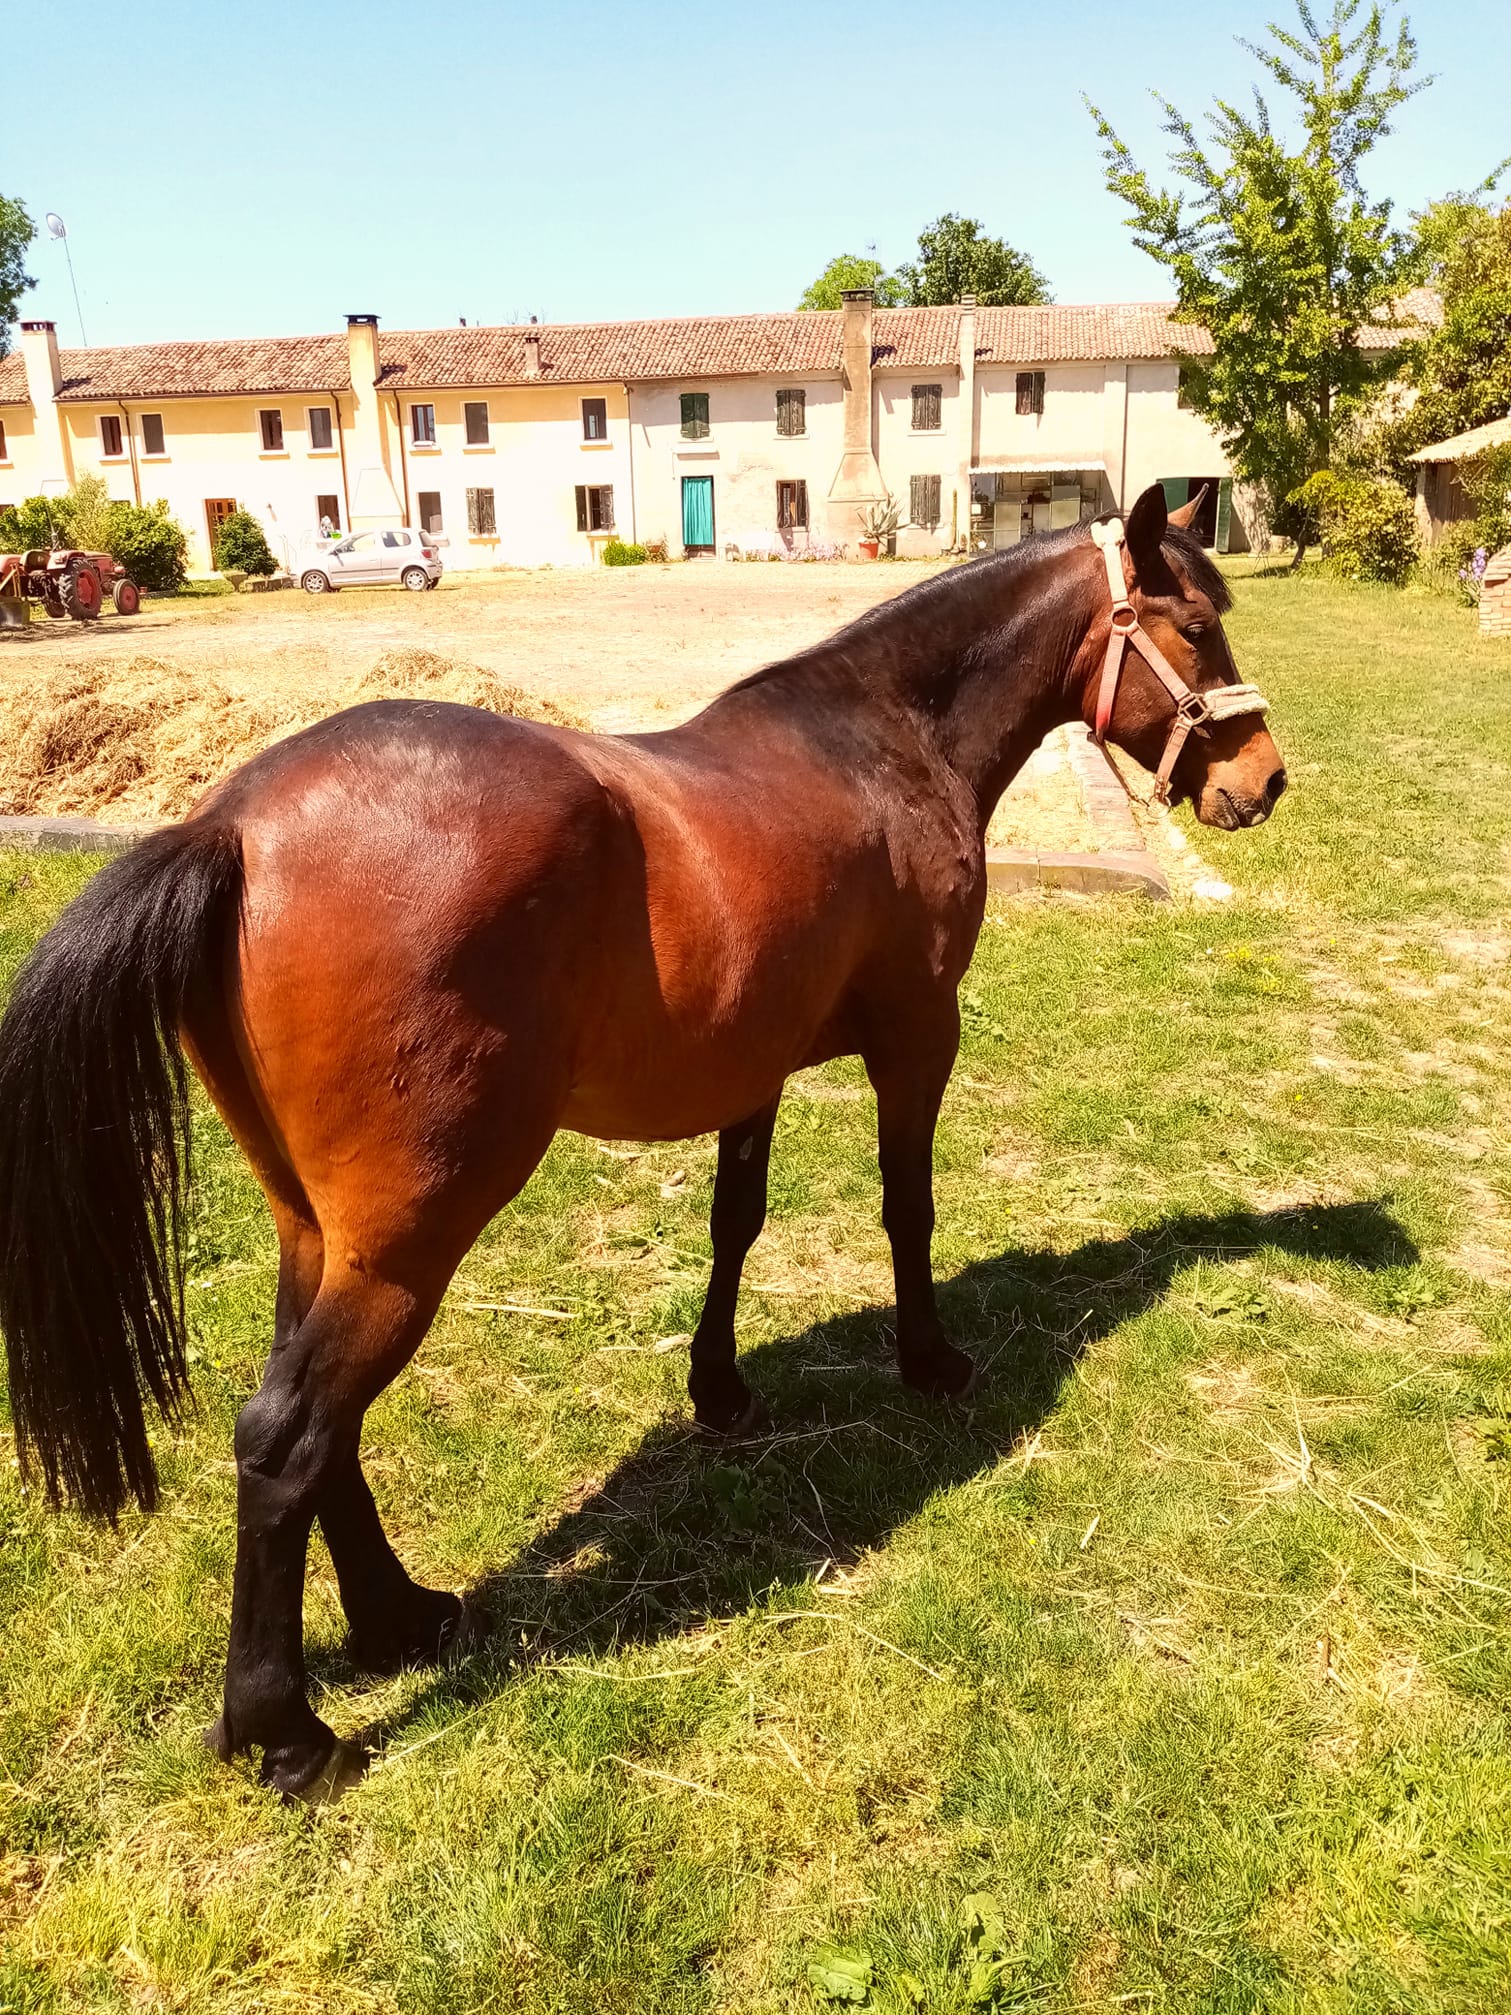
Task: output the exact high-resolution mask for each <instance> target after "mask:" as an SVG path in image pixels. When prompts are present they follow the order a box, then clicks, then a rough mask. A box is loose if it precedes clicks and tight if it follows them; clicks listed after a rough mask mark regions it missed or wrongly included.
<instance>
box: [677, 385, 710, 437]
mask: <svg viewBox="0 0 1511 2015" xmlns="http://www.w3.org/2000/svg"><path fill="white" fill-rule="evenodd" d="M682 433H683V437H684V439H686V440H689V441H701V440H702V439H704V437H705V436H706V435H707V433H708V394H707V392H684V393H683V394H682Z"/></svg>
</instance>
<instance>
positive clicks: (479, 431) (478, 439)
mask: <svg viewBox="0 0 1511 2015" xmlns="http://www.w3.org/2000/svg"><path fill="white" fill-rule="evenodd" d="M462 418H463V420H464V421H465V422H466V424H467V446H468V447H469V448H486V447H487V445H488V401H487V400H486V399H468V400H467V402H466V404H465V405H464V406H463V407H462ZM431 438H432V439H434V438H435V437H434V435H432V436H431Z"/></svg>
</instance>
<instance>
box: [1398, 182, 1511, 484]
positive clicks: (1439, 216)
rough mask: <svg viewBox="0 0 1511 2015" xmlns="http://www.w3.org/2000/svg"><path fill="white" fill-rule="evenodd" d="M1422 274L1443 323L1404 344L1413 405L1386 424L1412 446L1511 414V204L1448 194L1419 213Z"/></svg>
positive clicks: (1403, 447)
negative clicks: (1391, 424)
mask: <svg viewBox="0 0 1511 2015" xmlns="http://www.w3.org/2000/svg"><path fill="white" fill-rule="evenodd" d="M1417 227H1418V228H1417V242H1418V245H1419V247H1420V250H1421V253H1422V258H1423V266H1424V273H1425V277H1426V278H1427V279H1428V280H1430V281H1431V283H1432V284H1433V286H1434V287H1436V289H1437V291H1438V293H1439V295H1440V296H1441V299H1442V303H1443V321H1442V326H1441V327H1440V328H1438V329H1435V330H1434V331H1433V332H1432V333H1431V334H1430V335H1429V336H1427V337H1426V338H1425V339H1423V340H1422V341H1420V342H1418V343H1415V344H1413V345H1412V346H1411V347H1410V349H1408V351H1407V353H1406V358H1405V370H1404V376H1405V378H1406V380H1407V382H1408V383H1409V384H1411V385H1413V386H1414V387H1415V388H1416V391H1417V399H1416V403H1415V404H1414V405H1413V406H1412V408H1411V410H1410V411H1409V412H1408V413H1406V414H1404V415H1403V416H1402V418H1401V420H1400V421H1399V422H1398V423H1397V424H1396V425H1395V426H1394V427H1393V428H1392V429H1391V435H1392V446H1393V447H1395V448H1396V449H1397V450H1399V451H1403V452H1408V453H1409V452H1410V450H1411V449H1413V448H1421V447H1425V446H1426V445H1427V444H1428V443H1429V442H1430V441H1443V440H1447V439H1448V438H1449V436H1450V435H1453V434H1462V433H1464V432H1465V431H1466V430H1467V429H1468V428H1470V427H1478V426H1482V425H1483V424H1484V422H1485V421H1486V420H1501V419H1504V418H1505V417H1506V415H1507V414H1508V413H1511V203H1507V204H1505V205H1504V206H1502V207H1501V208H1499V209H1496V208H1494V207H1493V206H1491V205H1488V204H1485V203H1481V202H1477V201H1476V200H1475V199H1474V197H1472V196H1471V197H1465V196H1450V197H1448V198H1446V199H1445V200H1444V201H1443V202H1441V203H1434V204H1433V205H1432V206H1431V208H1430V209H1428V210H1426V211H1424V212H1423V213H1422V215H1421V216H1420V217H1419V218H1418V219H1417Z"/></svg>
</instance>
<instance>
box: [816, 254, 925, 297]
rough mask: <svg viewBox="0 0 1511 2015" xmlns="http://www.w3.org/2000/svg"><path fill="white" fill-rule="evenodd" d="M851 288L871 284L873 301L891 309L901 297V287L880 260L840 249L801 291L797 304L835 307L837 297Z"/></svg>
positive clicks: (869, 285)
mask: <svg viewBox="0 0 1511 2015" xmlns="http://www.w3.org/2000/svg"><path fill="white" fill-rule="evenodd" d="M852 287H874V288H875V289H876V300H877V304H878V306H880V307H883V308H895V307H896V306H897V305H898V303H899V302H900V301H901V300H902V298H903V295H902V288H901V286H900V285H899V283H898V282H897V281H896V280H895V279H894V278H893V276H892V275H891V274H890V273H889V272H888V271H887V270H886V268H885V267H884V266H883V265H882V263H881V261H880V259H866V258H862V257H861V255H860V254H859V253H858V252H841V253H840V254H839V256H838V258H835V259H831V260H830V261H829V263H828V265H827V266H826V267H825V268H824V270H823V272H822V273H820V274H819V276H818V278H817V279H816V280H815V281H814V283H813V285H812V286H811V287H809V288H807V289H806V290H805V291H804V294H803V298H802V299H801V300H800V301H799V302H798V306H799V307H800V308H837V307H839V305H840V296H841V295H842V294H843V293H844V292H845V291H846V289H847V288H852Z"/></svg>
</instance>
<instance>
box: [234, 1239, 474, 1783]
mask: <svg viewBox="0 0 1511 2015" xmlns="http://www.w3.org/2000/svg"><path fill="white" fill-rule="evenodd" d="M438 1298H439V1297H438V1294H437V1295H433V1296H427V1297H426V1298H424V1299H420V1298H418V1297H417V1296H416V1295H415V1294H414V1293H412V1292H410V1291H409V1290H407V1289H405V1288H403V1287H401V1286H398V1285H396V1284H395V1283H393V1282H390V1281H383V1280H379V1279H375V1278H372V1277H371V1276H369V1275H367V1274H365V1273H362V1272H357V1271H346V1270H345V1269H342V1270H341V1272H340V1273H339V1274H338V1276H337V1278H336V1279H335V1280H334V1281H333V1280H332V1279H331V1276H330V1270H329V1269H327V1276H326V1279H325V1281H324V1282H323V1283H322V1285H321V1288H320V1291H319V1292H318V1294H317V1295H316V1297H315V1300H314V1303H313V1305H312V1306H311V1308H310V1310H309V1312H308V1314H307V1315H306V1316H305V1317H304V1320H303V1321H302V1322H300V1323H299V1324H298V1326H297V1327H296V1328H295V1329H293V1330H292V1332H291V1333H289V1334H287V1335H283V1336H280V1337H279V1338H278V1340H277V1341H276V1342H275V1344H274V1347H273V1352H272V1355H271V1357H270V1358H269V1360H268V1368H267V1372H266V1374H265V1376H264V1378H263V1381H262V1384H261V1386H260V1387H259V1388H258V1390H257V1392H256V1393H255V1394H254V1395H253V1396H252V1398H251V1399H249V1400H248V1401H247V1403H246V1405H245V1406H244V1407H243V1408H242V1410H241V1413H240V1415H239V1417H238V1419H237V1422H236V1465H237V1486H236V1509H237V1546H236V1575H235V1582H234V1585H233V1592H232V1599H231V1641H230V1648H229V1651H228V1654H227V1659H226V1693H225V1709H224V1712H223V1714H222V1716H221V1719H220V1721H219V1722H218V1723H217V1724H216V1726H215V1728H214V1729H212V1730H211V1732H210V1738H209V1739H210V1741H211V1745H212V1747H214V1748H215V1749H216V1750H217V1751H218V1752H219V1753H220V1754H221V1755H222V1756H226V1757H229V1756H230V1755H232V1754H234V1753H235V1752H237V1751H239V1750H245V1749H250V1748H253V1747H257V1748H261V1749H262V1751H263V1765H262V1775H263V1778H264V1781H265V1782H267V1783H270V1784H272V1785H273V1786H275V1787H276V1788H277V1789H278V1790H280V1791H282V1792H285V1793H290V1794H294V1795H302V1794H305V1793H307V1792H309V1791H310V1790H311V1789H313V1788H314V1787H315V1786H316V1785H317V1783H318V1782H319V1781H320V1780H322V1779H323V1778H324V1777H325V1776H326V1775H327V1774H329V1775H330V1776H331V1778H332V1782H333V1784H334V1783H335V1782H337V1781H338V1780H339V1777H340V1775H341V1773H342V1770H343V1768H344V1767H345V1766H347V1765H354V1764H355V1762H356V1759H355V1757H353V1756H352V1755H351V1754H350V1752H345V1751H344V1750H343V1748H342V1746H341V1745H338V1744H337V1742H336V1738H335V1736H334V1735H333V1734H332V1732H331V1730H330V1729H329V1728H327V1727H326V1726H325V1724H324V1723H323V1722H322V1721H321V1720H319V1718H318V1717H317V1716H316V1715H315V1713H314V1711H313V1710H312V1709H311V1707H310V1705H309V1702H308V1701H307V1700H306V1698H305V1690H304V1642H303V1636H304V1574H305V1560H306V1554H307V1550H308V1545H309V1535H310V1528H311V1526H312V1524H313V1523H314V1520H315V1518H316V1516H317V1515H320V1516H322V1518H323V1516H324V1511H325V1506H326V1501H327V1499H328V1498H329V1497H330V1496H331V1493H332V1492H333V1490H334V1493H335V1496H334V1499H333V1500H332V1501H333V1502H336V1503H343V1502H344V1503H346V1504H347V1505H349V1504H350V1502H351V1499H352V1494H353V1493H352V1484H351V1478H352V1474H353V1471H354V1469H355V1465H356V1454H357V1444H358V1437H359V1435H360V1433H361V1426H362V1416H363V1414H364V1413H365V1412H366V1410H367V1406H368V1404H369V1402H370V1401H371V1400H372V1398H373V1397H374V1396H375V1395H376V1393H378V1392H379V1391H381V1390H382V1388H383V1387H384V1386H385V1385H387V1384H388V1382H389V1380H390V1379H392V1378H393V1377H394V1376H395V1374H396V1373H397V1372H398V1371H399V1369H400V1368H401V1367H402V1366H403V1365H404V1364H405V1363H406V1362H407V1361H408V1359H409V1358H410V1357H411V1356H412V1355H413V1353H414V1350H415V1348H416V1346H417V1345H418V1343H419V1341H420V1339H421V1337H422V1336H423V1335H424V1333H425V1330H426V1328H427V1327H428V1325H429V1322H430V1318H431V1316H432V1314H433V1313H434V1310H435V1304H436V1300H437V1299H438ZM356 1475H357V1477H358V1479H359V1480H360V1470H357V1471H356ZM363 1491H364V1494H365V1485H364V1486H363ZM367 1503H368V1504H369V1505H370V1504H371V1498H370V1497H368V1498H367ZM346 1518H347V1524H346V1525H345V1526H344V1527H343V1528H342V1529H343V1531H351V1530H353V1529H354V1528H360V1511H359V1513H358V1514H357V1517H356V1519H355V1521H353V1519H352V1515H351V1514H350V1512H349V1511H348V1513H347V1514H346ZM372 1520H373V1524H374V1526H375V1525H376V1513H374V1514H373V1515H372ZM340 1523H341V1514H339V1513H338V1525H340ZM369 1536H370V1535H364V1534H363V1533H362V1532H361V1531H360V1529H357V1530H356V1538H357V1540H358V1542H359V1543H361V1544H364V1545H365V1543H366V1538H367V1537H369ZM386 1544H387V1543H386V1541H385V1542H384V1545H385V1547H386ZM394 1565H395V1567H397V1562H395V1563H394ZM399 1572H400V1573H401V1574H402V1569H400V1570H399ZM338 1574H339V1567H338ZM406 1580H407V1577H406ZM343 1593H344V1590H343Z"/></svg>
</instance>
